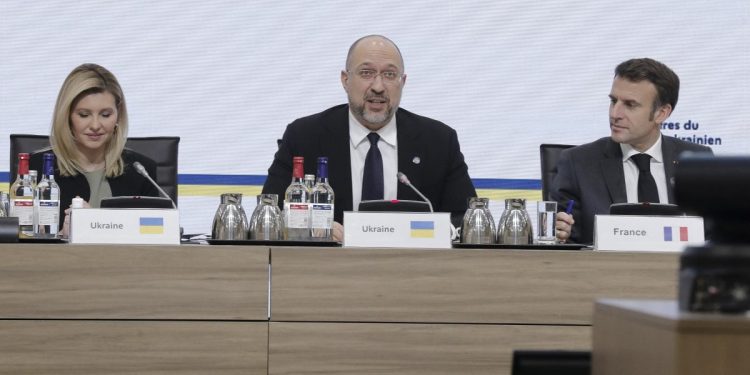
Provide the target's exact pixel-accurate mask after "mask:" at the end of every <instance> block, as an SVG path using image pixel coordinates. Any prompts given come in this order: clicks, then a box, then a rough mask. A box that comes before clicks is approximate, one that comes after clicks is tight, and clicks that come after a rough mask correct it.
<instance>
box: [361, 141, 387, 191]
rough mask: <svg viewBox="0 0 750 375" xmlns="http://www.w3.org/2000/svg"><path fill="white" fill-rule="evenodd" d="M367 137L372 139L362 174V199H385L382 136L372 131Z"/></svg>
mask: <svg viewBox="0 0 750 375" xmlns="http://www.w3.org/2000/svg"><path fill="white" fill-rule="evenodd" d="M367 139H368V140H370V150H369V151H367V157H366V158H365V172H364V175H363V176H362V200H363V201H371V200H379V199H383V156H382V155H380V149H378V141H379V140H380V136H379V135H378V133H370V134H368V135H367Z"/></svg>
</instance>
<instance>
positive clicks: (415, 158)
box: [411, 156, 422, 164]
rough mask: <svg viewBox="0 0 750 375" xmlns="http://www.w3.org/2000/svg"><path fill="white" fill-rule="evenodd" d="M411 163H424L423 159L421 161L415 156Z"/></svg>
mask: <svg viewBox="0 0 750 375" xmlns="http://www.w3.org/2000/svg"><path fill="white" fill-rule="evenodd" d="M411 162H412V163H414V164H419V163H421V162H422V159H420V158H419V156H415V157H414V159H411Z"/></svg>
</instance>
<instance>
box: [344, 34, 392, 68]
mask: <svg viewBox="0 0 750 375" xmlns="http://www.w3.org/2000/svg"><path fill="white" fill-rule="evenodd" d="M360 47H361V48H366V49H372V48H375V49H389V48H393V49H394V50H395V52H396V55H397V56H398V60H399V63H400V64H401V71H402V72H403V71H404V58H403V56H401V50H399V49H398V46H397V45H396V43H393V41H392V40H390V39H388V38H386V37H384V36H382V35H367V36H363V37H361V38H359V39H357V40H356V41H355V42H354V43H352V45H351V47H349V52H348V53H347V54H346V70H347V71H348V70H351V69H352V66H351V62H352V55H353V54H354V53H355V51H356V50H357V49H358V48H360Z"/></svg>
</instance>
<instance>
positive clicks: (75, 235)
mask: <svg viewBox="0 0 750 375" xmlns="http://www.w3.org/2000/svg"><path fill="white" fill-rule="evenodd" d="M70 242H71V243H77V244H135V245H141V244H142V245H179V244H180V214H179V211H178V210H173V209H141V208H76V209H73V210H72V211H71V213H70Z"/></svg>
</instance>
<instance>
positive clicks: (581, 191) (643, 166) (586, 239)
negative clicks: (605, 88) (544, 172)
mask: <svg viewBox="0 0 750 375" xmlns="http://www.w3.org/2000/svg"><path fill="white" fill-rule="evenodd" d="M679 90H680V80H679V78H678V77H677V75H676V74H675V73H674V72H673V71H672V70H671V69H670V68H669V67H667V66H666V65H664V64H662V63H660V62H658V61H655V60H652V59H649V58H643V59H632V60H628V61H625V62H623V63H621V64H620V65H618V66H617V68H616V69H615V77H614V80H613V82H612V89H611V91H610V94H609V98H610V106H609V127H610V131H611V136H610V137H605V138H601V139H599V140H597V141H594V142H592V143H588V144H584V145H581V146H578V147H573V148H570V149H567V150H564V151H563V152H562V153H561V154H560V159H559V161H558V164H557V170H558V171H557V176H556V177H555V180H554V182H553V188H552V199H554V200H556V201H558V204H559V206H560V207H563V208H564V207H566V206H567V204H568V202H569V201H570V200H573V201H574V204H573V212H572V215H568V214H566V213H565V212H560V213H558V214H557V220H556V224H555V226H556V229H557V237H558V240H560V241H571V242H576V243H585V244H591V243H593V236H594V216H595V215H596V214H607V213H608V212H609V206H610V205H611V204H613V203H625V202H630V203H636V202H652V203H674V197H673V189H672V182H673V178H674V172H675V166H676V164H677V158H678V156H679V154H680V153H682V152H684V151H695V152H711V149H710V148H708V147H706V146H701V145H697V144H694V143H690V142H686V141H682V140H679V139H677V138H675V137H665V136H663V135H662V134H661V123H662V122H663V121H665V120H666V119H667V118H668V117H669V115H670V114H671V113H672V111H673V110H674V107H675V105H676V104H677V97H678V93H679Z"/></svg>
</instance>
